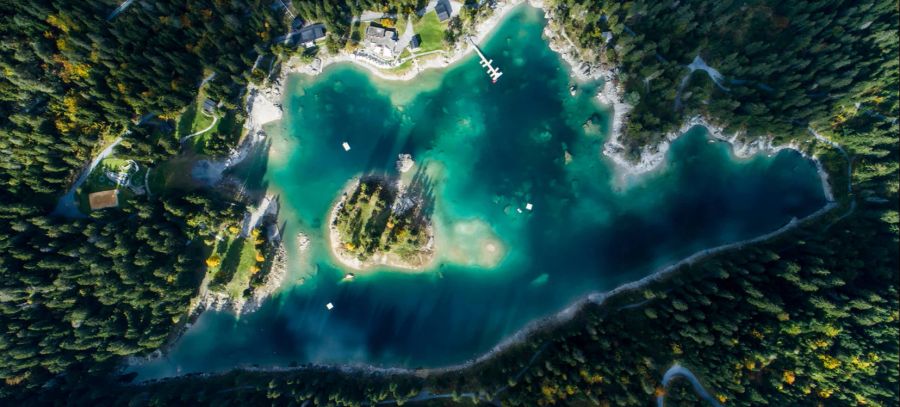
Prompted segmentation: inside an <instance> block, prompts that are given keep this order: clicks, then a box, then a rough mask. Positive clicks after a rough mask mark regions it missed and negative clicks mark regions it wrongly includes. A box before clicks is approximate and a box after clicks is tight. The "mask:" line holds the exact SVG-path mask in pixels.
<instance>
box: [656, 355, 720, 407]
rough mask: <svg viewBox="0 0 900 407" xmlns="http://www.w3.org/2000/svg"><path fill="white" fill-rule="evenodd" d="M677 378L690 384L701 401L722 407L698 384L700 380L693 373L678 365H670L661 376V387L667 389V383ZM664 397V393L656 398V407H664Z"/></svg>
mask: <svg viewBox="0 0 900 407" xmlns="http://www.w3.org/2000/svg"><path fill="white" fill-rule="evenodd" d="M677 377H683V378H685V379H687V380H688V381H689V382H691V386H693V387H694V391H695V392H697V395H698V396H700V398H702V399H703V400H706V402H707V403H709V404H710V405H712V406H715V407H722V404H721V403H719V401H718V400H716V399H715V397H713V396H712V395H711V394H709V392H708V391H706V388H704V387H703V385H702V384H700V380H698V379H697V376H694V373H693V372H691V371H690V370H688V369H687V368H686V367H684V366H681V365H679V364H678V363H676V364H674V365H672V367H670V368H669V370H666V373H665V374H664V375H663V379H662V385H663V387H666V388H668V387H669V383H671V382H672V380H673V379H675V378H677ZM665 401H666V395H665V393H663V394H661V395H659V396H657V397H656V405H657V406H658V407H663V406H664V405H665Z"/></svg>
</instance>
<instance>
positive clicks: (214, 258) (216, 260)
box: [206, 254, 222, 267]
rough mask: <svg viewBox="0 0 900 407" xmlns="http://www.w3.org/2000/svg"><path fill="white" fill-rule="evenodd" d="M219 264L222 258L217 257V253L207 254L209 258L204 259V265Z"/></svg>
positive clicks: (213, 265)
mask: <svg viewBox="0 0 900 407" xmlns="http://www.w3.org/2000/svg"><path fill="white" fill-rule="evenodd" d="M220 264H222V258H221V257H219V255H218V254H214V255H212V256H209V258H208V259H206V265H207V266H208V267H219V265H220Z"/></svg>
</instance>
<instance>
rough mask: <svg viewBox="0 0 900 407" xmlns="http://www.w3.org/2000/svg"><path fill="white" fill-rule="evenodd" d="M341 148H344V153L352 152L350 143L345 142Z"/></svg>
mask: <svg viewBox="0 0 900 407" xmlns="http://www.w3.org/2000/svg"><path fill="white" fill-rule="evenodd" d="M341 146H342V147H344V151H350V143H348V142H346V141H345V142H343V143H342V144H341Z"/></svg>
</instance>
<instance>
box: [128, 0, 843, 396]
mask: <svg viewBox="0 0 900 407" xmlns="http://www.w3.org/2000/svg"><path fill="white" fill-rule="evenodd" d="M524 3H526V1H525V0H520V1H514V2H510V3H505V4H504V6H503V7H500V8H499V10H495V14H494V15H493V16H492V17H491V19H494V18H495V17H497V20H498V21H495V22H494V23H493V26H490V27H489V28H488V31H485V32H479V39H483V38H484V37H486V36H487V34H488V33H490V32H491V31H493V29H494V26H496V25H497V24H498V23H499V22H500V21H502V20H503V19H504V18H505V16H506V15H507V13H508V11H509V10H511V9H512V8H513V7H514V6H518V5H520V4H524ZM528 3H530V4H531V5H532V6H536V7H541V8H543V4H540V2H536V1H529V2H528ZM537 4H540V5H537ZM545 12H546V10H545ZM498 15H499V17H498ZM548 16H549V13H548ZM548 18H550V17H548ZM491 19H488V21H489V20H491ZM482 25H484V23H482ZM479 27H481V25H480V26H479ZM552 44H553V42H551V48H552V49H554V51H556V52H558V53H560V55H561V57H562V58H563V59H564V60H565V61H566V62H567V63H568V64H569V66H570V68H571V70H570V75H571V76H574V77H576V78H579V79H585V78H593V76H591V77H584V76H579V75H580V74H578V73H576V68H575V67H576V66H578V65H577V64H578V62H579V61H578V60H577V59H575V58H574V57H573V56H572V53H563V52H561V51H560V50H559V49H560V48H558V47H557V48H554V45H552ZM469 51H470V50H469ZM469 51H466V52H463V53H461V55H460V56H458V57H457V59H455V60H452V61H450V62H447V63H445V64H443V65H440V64H438V65H436V66H434V67H429V69H430V68H445V67H447V66H450V65H452V64H453V63H455V62H457V61H459V60H461V59H462V57H463V56H465V55H467V54H468V52H469ZM340 62H351V63H355V64H356V65H358V66H363V67H364V68H366V69H367V70H368V71H369V72H371V71H373V67H366V66H365V64H362V63H359V62H357V61H355V60H352V59H350V60H339V59H335V60H333V61H331V62H329V63H328V65H330V64H334V63H340ZM325 66H327V65H323V68H324V67H325ZM422 71H424V69H423V70H422ZM422 71H418V72H416V73H415V74H413V75H412V76H411V77H410V78H406V79H397V78H394V79H392V80H410V79H412V78H414V77H416V76H417V75H418V73H419V72H422ZM320 72H321V70H320V71H319V73H320ZM291 73H306V72H303V71H302V70H292V69H287V70H284V71H283V72H282V74H281V76H280V79H279V80H277V81H276V82H274V83H273V84H272V85H273V86H269V87H263V88H256V87H253V86H252V85H251V95H253V96H251V97H259V96H260V95H262V97H264V98H266V100H267V101H269V102H270V103H271V104H272V105H273V106H276V107H278V110H279V113H280V112H281V104H280V102H281V100H282V97H283V95H282V92H283V87H284V86H286V78H287V76H288V75H289V74H291ZM592 75H599V76H598V77H603V78H604V79H606V81H607V83H608V84H609V86H606V84H605V85H604V90H603V91H601V93H599V94H598V95H597V97H598V99H600V101H601V103H604V102H605V104H607V105H612V109H613V120H612V131H611V132H610V136H609V138H608V139H607V140H606V142H605V143H604V145H603V152H602V154H603V155H607V156H608V157H610V158H611V159H612V160H613V162H614V163H615V164H616V167H617V168H618V169H619V170H620V171H622V172H623V173H625V174H627V175H640V174H644V173H647V172H650V171H652V170H655V169H658V168H659V167H660V166H661V165H662V164H663V163H664V162H665V161H666V153H667V151H668V149H669V144H670V143H671V142H672V141H673V140H675V139H677V138H678V137H681V135H683V134H684V133H685V132H687V130H689V129H690V128H692V127H694V126H704V127H706V128H707V130H708V132H709V134H710V136H711V137H712V138H714V139H718V140H722V141H725V142H728V143H729V144H730V145H731V147H732V151H733V153H734V155H735V156H737V157H740V158H746V157H751V156H754V155H757V154H761V153H766V152H768V153H775V152H778V151H780V150H783V149H793V150H796V151H798V152H800V154H801V155H803V156H804V157H807V158H809V159H811V160H813V161H814V162H815V164H816V166H817V170H818V172H819V176H820V178H821V180H822V184H823V191H824V193H825V196H826V199H827V202H826V204H825V206H823V207H822V208H821V209H819V210H817V211H815V212H813V213H812V214H810V215H807V216H806V217H804V218H802V219H794V220H792V221H791V222H790V223H788V224H786V225H784V226H782V227H781V228H779V229H777V230H775V231H773V232H770V233H767V234H765V235H761V236H758V237H756V238H752V239H747V240H744V241H741V242H735V243H730V244H727V245H722V246H717V247H714V248H710V249H705V250H701V251H698V252H696V253H694V254H692V255H690V256H688V257H686V258H684V259H682V260H681V261H679V262H677V263H674V264H672V265H670V266H667V267H663V268H661V269H659V270H657V271H655V272H654V273H652V274H650V275H648V276H646V277H644V278H642V279H640V280H637V281H633V282H631V283H626V284H622V285H620V286H618V287H616V288H615V289H613V290H610V291H606V292H594V293H590V294H588V295H586V296H584V297H582V298H580V299H579V300H577V301H576V302H574V303H573V304H571V305H570V306H568V307H566V308H565V309H563V310H562V311H559V312H558V313H555V314H552V315H549V316H546V317H543V318H539V319H535V320H533V321H531V322H530V323H528V324H526V325H525V326H524V327H523V328H521V329H519V330H517V331H516V332H515V333H513V334H512V335H510V336H508V337H507V338H505V339H503V340H501V341H500V342H499V343H498V344H497V345H496V346H494V347H493V348H492V349H490V350H489V351H487V352H485V353H483V354H482V355H481V356H479V357H477V358H475V359H471V360H469V361H466V362H463V363H461V364H457V365H452V366H447V367H442V368H433V369H406V368H383V367H377V366H373V365H360V364H337V365H327V366H330V367H332V368H335V369H338V370H342V371H347V370H349V371H368V372H379V373H384V374H401V373H402V374H416V375H422V374H424V375H426V376H427V375H432V374H440V373H444V372H448V371H456V370H462V369H466V368H469V367H471V366H473V365H477V364H480V363H484V362H486V361H488V360H490V359H492V358H493V357H495V356H496V355H497V354H498V353H501V352H503V351H505V350H507V349H509V348H511V347H514V346H516V345H519V344H521V343H523V342H525V341H526V340H527V339H528V338H529V337H530V336H531V335H533V334H534V333H536V332H539V331H542V330H544V329H548V328H552V327H554V326H557V325H558V324H560V323H563V322H567V321H569V320H571V319H572V318H573V317H574V316H575V315H576V314H577V313H578V311H580V310H581V309H582V308H584V307H585V306H587V305H589V304H596V305H600V306H602V305H604V304H605V303H606V300H607V299H609V298H611V297H613V296H616V295H619V294H622V293H624V292H627V291H632V290H637V289H639V288H641V287H644V286H646V285H648V284H650V283H653V282H658V281H659V280H661V279H664V278H666V277H668V276H669V275H670V274H672V273H673V272H674V271H676V270H677V269H678V268H679V267H680V266H683V265H686V264H693V263H694V262H697V261H700V260H702V259H705V258H707V257H709V256H712V255H715V254H719V253H721V252H724V251H727V250H731V249H734V248H739V247H741V246H743V245H747V244H755V243H759V242H761V241H764V240H768V239H771V238H774V237H777V236H779V235H781V234H783V233H786V232H788V231H790V230H792V229H794V228H795V227H796V226H797V225H799V224H802V223H804V222H806V221H809V220H812V219H815V218H818V217H820V216H822V215H823V214H825V213H827V212H829V211H831V210H832V209H833V208H835V207H836V206H837V204H836V203H835V202H834V197H833V194H832V191H831V185H830V184H829V182H828V174H827V172H826V171H825V170H824V168H823V166H822V164H821V162H820V161H819V159H818V158H816V157H808V156H807V155H806V153H804V152H803V151H801V150H800V148H799V146H797V145H793V144H788V145H781V146H774V145H773V144H772V142H771V139H765V138H760V139H758V140H756V141H753V142H749V143H746V142H743V141H741V140H740V139H739V137H738V136H739V135H738V134H735V135H733V136H731V137H728V136H725V135H724V132H723V130H724V129H723V128H722V127H720V126H716V125H713V124H711V123H710V121H708V120H707V119H706V118H704V117H701V116H696V117H693V118H690V119H688V120H686V121H685V123H684V124H683V125H682V127H681V128H680V129H679V130H678V132H671V133H669V134H667V135H666V137H665V140H664V141H663V142H661V143H660V144H659V145H657V146H655V147H654V148H650V147H649V146H648V147H644V149H643V150H642V153H641V159H640V161H639V162H638V163H633V162H632V161H630V160H629V159H628V158H626V157H625V156H624V154H623V152H622V151H616V150H614V149H612V148H611V149H610V151H609V152H607V146H610V145H613V146H615V144H614V143H617V142H618V140H619V138H620V136H621V134H622V126H623V125H624V123H625V121H626V120H627V114H628V112H629V110H630V106H629V105H627V104H626V103H624V102H623V101H622V89H620V88H619V87H618V86H617V85H616V83H615V78H616V72H615V70H612V71H606V72H599V73H598V72H595V73H593V74H592ZM375 76H379V77H381V76H380V75H378V74H375ZM383 79H388V78H383ZM254 89H256V90H258V93H255V94H254V93H252V90H254ZM273 98H274V101H273ZM253 105H257V104H256V103H254V104H252V105H250V108H249V109H248V113H249V114H250V116H251V117H253V115H254V110H255V109H254V108H253ZM269 112H271V110H269ZM267 115H268V113H267ZM269 117H271V116H269ZM279 119H280V115H279ZM248 123H253V124H250V126H251V127H252V128H251V133H255V130H256V131H259V132H262V129H261V126H262V124H264V123H260V120H253V121H249V120H248ZM263 137H264V136H263ZM619 145H620V146H621V144H619ZM339 200H340V199H339ZM335 208H337V205H334V206H332V210H331V214H332V216H333V215H334V211H335ZM331 219H333V218H331ZM331 219H329V225H328V227H329V228H331V223H332V222H331ZM332 243H333V237H332ZM330 251H332V252H333V247H332V250H330ZM332 254H334V253H332ZM390 267H396V266H394V265H390ZM312 366H322V365H316V364H312ZM304 368H308V367H298V368H282V367H273V368H264V369H248V370H261V371H290V370H296V369H304ZM236 369H246V367H240V366H235V367H233V368H232V369H230V370H228V371H231V370H236ZM228 371H223V372H214V373H213V372H211V373H203V374H202V375H216V374H225V373H227V372H228ZM177 377H178V376H173V377H172V378H177ZM167 379H170V378H164V379H156V380H167ZM156 380H152V381H146V382H141V383H152V382H153V381H156Z"/></svg>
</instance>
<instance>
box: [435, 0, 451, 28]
mask: <svg viewBox="0 0 900 407" xmlns="http://www.w3.org/2000/svg"><path fill="white" fill-rule="evenodd" d="M434 12H435V13H437V17H438V21H440V22H442V23H443V22H444V21H447V20H449V19H450V6H449V5H447V3H446V2H444V1H440V0H438V2H437V5H435V6H434Z"/></svg>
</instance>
